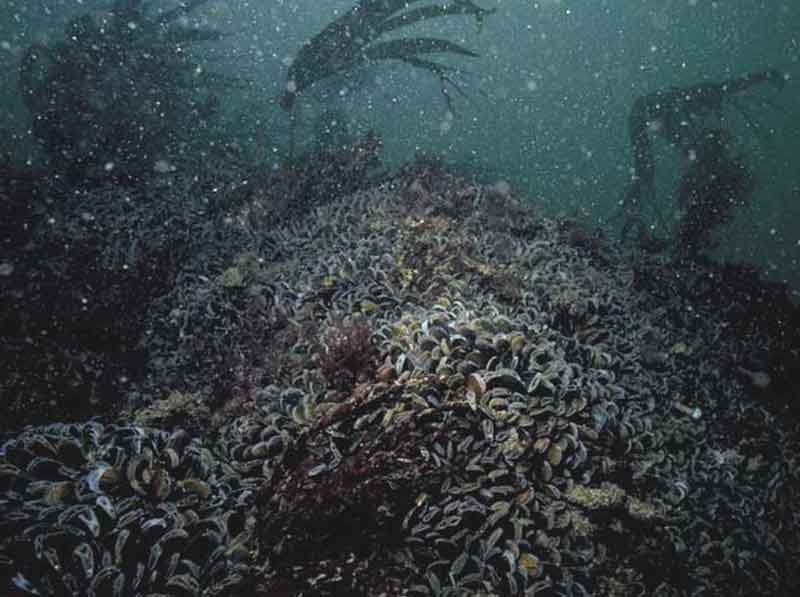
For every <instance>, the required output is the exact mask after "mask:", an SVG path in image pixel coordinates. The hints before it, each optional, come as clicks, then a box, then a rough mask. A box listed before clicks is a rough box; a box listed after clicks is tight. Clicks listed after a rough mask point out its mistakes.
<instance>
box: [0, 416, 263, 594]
mask: <svg viewBox="0 0 800 597" xmlns="http://www.w3.org/2000/svg"><path fill="white" fill-rule="evenodd" d="M253 489H254V488H253V487H252V486H248V484H247V483H246V482H244V481H243V480H242V479H241V478H240V477H239V476H238V475H236V474H235V473H234V471H232V470H231V469H230V467H229V466H227V465H225V464H224V463H222V462H220V461H218V460H217V459H216V457H215V456H214V455H213V454H212V453H211V452H210V451H209V450H208V449H207V448H206V447H204V446H203V445H202V443H201V442H200V440H199V439H197V438H191V437H189V435H188V434H187V433H186V432H183V431H176V432H173V433H167V432H164V431H159V430H155V429H148V428H142V427H135V426H116V425H101V424H99V423H85V424H61V423H55V424H52V425H48V426H46V427H39V428H29V429H28V430H26V431H23V432H22V433H20V434H19V435H17V436H15V437H14V438H12V439H9V440H7V441H6V442H5V443H4V444H3V445H2V448H0V490H1V491H2V498H1V499H0V512H2V518H0V535H2V542H1V543H0V585H1V586H2V587H3V593H4V594H8V591H10V592H13V593H14V594H30V595H96V596H98V597H100V596H101V595H102V596H107V595H108V596H112V595H113V596H119V595H151V594H164V595H198V594H200V593H201V592H202V594H203V595H228V594H231V592H232V591H233V590H234V589H236V588H237V587H240V586H242V585H243V583H244V581H245V579H246V578H247V577H248V571H249V570H248V569H249V559H250V549H251V547H252V546H251V538H252V534H253V533H252V530H253V529H252V527H253V522H254V521H253V519H252V516H251V515H250V511H251V506H252V503H253V500H254V497H255V492H254V490H253Z"/></svg>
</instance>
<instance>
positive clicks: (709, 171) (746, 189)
mask: <svg viewBox="0 0 800 597" xmlns="http://www.w3.org/2000/svg"><path fill="white" fill-rule="evenodd" d="M754 186H755V182H754V179H753V176H752V174H751V172H750V170H749V169H748V167H747V165H746V164H745V163H744V162H743V161H742V160H740V159H738V158H736V157H734V156H733V155H731V138H730V134H729V133H727V131H725V130H723V129H712V130H710V131H708V132H707V133H706V134H705V135H704V136H703V138H702V139H701V140H700V141H699V143H697V144H696V146H695V149H694V159H693V161H692V162H691V163H690V165H689V167H688V169H687V170H686V173H685V175H684V176H683V179H682V180H681V183H680V186H679V188H678V206H679V207H680V208H681V210H682V212H683V213H682V216H681V218H680V221H679V227H678V253H679V255H680V256H682V257H686V258H690V259H695V258H697V257H698V256H699V255H700V254H701V253H702V252H703V251H704V250H707V249H709V248H712V247H713V243H712V238H711V235H712V232H713V231H714V229H715V228H717V227H719V226H720V225H722V224H725V223H726V222H728V221H729V220H730V219H731V217H732V215H733V211H734V209H736V208H737V207H741V206H743V205H744V204H745V202H746V200H747V198H748V197H749V196H750V195H751V193H752V191H753V188H754Z"/></svg>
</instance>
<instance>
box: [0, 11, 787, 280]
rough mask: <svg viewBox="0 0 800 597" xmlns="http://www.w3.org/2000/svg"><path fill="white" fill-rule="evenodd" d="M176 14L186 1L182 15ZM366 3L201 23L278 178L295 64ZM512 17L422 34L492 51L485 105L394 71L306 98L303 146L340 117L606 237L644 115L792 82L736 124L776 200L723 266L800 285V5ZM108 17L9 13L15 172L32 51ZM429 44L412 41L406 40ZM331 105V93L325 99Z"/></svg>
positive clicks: (477, 85) (0, 76)
mask: <svg viewBox="0 0 800 597" xmlns="http://www.w3.org/2000/svg"><path fill="white" fill-rule="evenodd" d="M164 4H165V5H169V2H165V3H164ZM352 4H353V1H352V0H336V1H333V0H313V1H312V0H296V1H293V2H284V1H277V2H256V1H251V2H244V1H242V2H234V1H230V2H223V1H219V2H211V3H209V4H207V5H205V6H204V7H202V8H201V9H200V10H198V11H196V12H195V13H193V17H192V18H193V19H201V20H203V21H205V22H206V23H207V24H209V25H212V26H214V27H217V28H219V29H222V30H225V31H227V32H230V33H231V36H230V37H228V38H227V39H225V40H223V41H222V42H218V43H213V44H206V45H205V46H203V47H202V48H200V50H199V52H200V54H199V57H200V58H201V60H204V61H205V62H206V64H207V66H208V68H209V69H216V70H224V71H225V72H227V73H229V74H230V73H236V74H238V75H240V76H241V77H243V78H245V79H246V80H247V81H248V85H247V87H246V88H244V89H239V90H232V91H231V93H230V94H228V96H227V97H225V98H224V100H223V107H224V118H225V130H226V131H227V133H228V134H229V135H230V136H231V138H232V140H234V141H235V142H237V143H238V144H239V145H240V146H243V147H245V148H246V149H248V150H249V151H250V152H251V154H252V155H253V156H255V157H256V159H259V160H261V161H263V162H264V163H265V164H267V165H271V164H272V163H274V162H275V161H276V160H277V156H279V155H281V153H282V152H283V151H285V147H286V145H287V142H288V118H287V117H286V114H285V113H283V112H282V111H281V109H280V107H279V106H278V105H277V102H276V100H277V97H278V95H279V94H280V92H281V90H282V88H283V85H284V81H285V74H286V67H287V65H288V64H289V63H290V61H291V57H292V56H293V55H294V53H295V52H296V51H297V49H298V47H299V46H300V44H301V43H302V42H303V41H304V40H305V39H307V38H309V37H310V36H312V35H314V34H315V33H316V32H318V31H319V30H320V29H321V28H322V27H323V26H324V25H325V24H327V23H328V22H330V21H331V20H332V19H334V18H335V17H336V16H337V15H338V14H340V13H341V11H343V10H346V9H347V8H349V7H350V6H352ZM479 4H480V5H481V6H484V7H487V8H490V7H496V8H498V12H497V14H494V15H492V16H491V17H490V18H489V19H487V22H486V25H485V27H484V28H483V30H482V31H478V30H477V28H476V26H475V23H474V22H473V21H472V19H470V18H451V19H441V20H439V22H436V23H431V24H428V25H426V26H425V27H418V28H416V29H415V30H414V33H417V32H424V33H428V34H435V35H437V36H442V37H446V38H448V39H450V40H453V41H457V42H459V43H462V44H464V45H466V46H467V47H470V48H472V49H475V50H476V51H477V52H479V53H480V54H481V57H480V58H478V59H466V60H460V61H459V63H460V64H463V65H464V67H465V71H466V72H465V73H464V74H463V76H462V77H461V78H460V80H461V82H462V84H463V88H464V90H465V91H466V92H467V94H468V96H469V97H468V98H461V97H458V96H456V98H455V106H456V113H455V114H454V115H451V114H448V113H447V111H446V108H445V105H444V102H443V101H442V98H441V96H440V93H439V82H438V81H437V80H436V79H435V78H434V77H432V76H430V75H429V74H428V73H425V72H418V71H414V70H413V69H411V68H408V67H404V66H395V65H390V64H380V65H377V66H376V67H374V68H371V69H370V70H369V71H366V72H362V73H360V74H359V76H358V77H357V78H355V79H354V80H352V81H350V82H346V83H345V84H344V85H342V86H338V87H337V86H336V85H326V86H325V89H322V90H317V91H316V92H315V93H314V94H311V95H310V96H309V97H307V98H305V99H304V101H303V103H302V105H301V110H302V114H303V120H302V122H303V123H304V126H303V127H301V136H300V141H301V145H302V143H303V141H304V140H305V142H306V143H308V142H309V140H310V138H311V133H312V131H313V127H314V124H313V123H314V120H315V118H316V117H317V116H318V115H319V114H320V113H321V112H322V111H323V110H324V109H331V108H333V109H336V110H339V111H340V113H341V114H342V115H344V117H345V120H346V121H347V126H348V128H349V130H350V131H351V132H352V133H354V134H355V133H358V132H363V131H365V130H367V129H369V128H374V129H376V130H377V131H379V133H380V134H381V135H382V137H383V141H384V146H385V157H386V158H387V159H388V160H389V161H390V162H391V163H394V164H397V163H401V162H404V161H407V160H409V159H411V158H413V156H414V155H415V153H417V152H418V151H425V152H430V153H438V154H441V155H444V156H445V157H446V159H447V160H448V161H450V162H453V163H457V164H458V165H459V167H460V168H462V169H463V170H464V171H466V172H470V173H473V174H477V175H479V176H483V177H484V178H486V179H489V180H492V179H498V178H503V179H507V180H509V181H510V182H511V183H512V184H513V185H514V186H515V187H517V188H518V189H519V190H520V191H521V194H522V195H525V196H528V197H530V198H531V200H532V201H534V202H535V206H536V208H537V209H539V210H541V211H543V212H545V213H568V214H575V215H578V216H580V217H584V218H587V219H589V220H590V221H592V222H594V223H597V224H598V225H601V226H606V225H608V226H612V225H613V223H612V222H610V221H609V218H610V216H611V215H612V214H613V213H614V212H615V210H616V209H617V206H618V202H619V201H620V199H621V198H622V196H623V194H624V192H625V188H626V184H627V181H628V180H629V176H630V172H629V168H630V152H629V148H628V139H627V130H626V119H627V114H628V111H629V109H630V106H631V104H632V102H633V100H634V99H635V98H636V97H637V96H639V95H642V94H646V93H650V92H653V91H655V90H657V89H660V88H665V87H668V86H672V85H678V86H681V85H692V84H695V83H698V82H701V81H704V80H708V81H719V80H723V79H725V78H727V77H732V76H736V75H739V74H742V73H745V72H748V71H756V70H763V69H767V68H777V69H780V70H781V71H783V72H784V73H785V74H786V75H787V77H788V82H787V85H786V88H785V89H784V90H783V91H782V92H781V94H780V95H778V96H777V97H775V101H776V102H777V103H778V104H779V105H780V107H781V109H780V110H777V109H775V108H773V107H768V106H766V105H765V104H764V103H762V102H759V101H757V99H756V98H757V97H759V96H762V97H772V96H771V95H770V94H769V93H761V92H754V93H752V94H750V95H751V96H753V97H752V98H751V99H749V100H748V99H743V100H742V101H741V105H742V107H743V108H744V109H745V110H746V111H747V113H748V114H749V115H750V118H751V119H752V120H754V121H756V122H757V123H759V125H760V126H759V130H758V131H753V130H751V129H750V127H748V124H747V121H746V120H745V119H744V118H743V117H742V116H741V115H740V114H739V113H738V111H737V110H736V109H730V108H729V109H728V110H727V111H726V112H725V118H726V122H725V123H724V124H725V125H726V126H727V127H729V128H730V129H731V130H732V131H733V132H734V134H735V135H736V138H737V141H738V143H739V148H740V151H741V152H742V153H743V155H744V156H745V159H746V160H747V161H748V163H749V164H750V165H751V167H752V168H753V170H754V172H755V174H756V177H757V182H758V186H757V188H756V191H755V194H754V195H753V197H752V199H751V203H750V205H749V207H748V208H746V209H745V210H742V211H740V212H739V213H738V214H737V216H736V218H735V221H734V222H732V223H731V224H730V225H728V226H727V227H726V228H725V229H724V231H723V239H724V241H723V244H722V246H721V247H720V249H719V251H718V253H719V256H720V257H724V258H728V259H732V260H736V261H741V260H747V261H754V262H756V263H759V264H760V265H762V266H763V267H764V268H765V270H766V271H767V272H768V274H769V275H770V276H771V277H772V278H773V279H776V280H782V281H787V282H789V283H790V284H791V285H792V286H793V287H794V288H795V289H799V288H800V157H798V155H799V154H800V152H799V151H798V150H799V149H800V124H798V123H800V118H798V117H800V101H798V100H800V86H798V84H797V79H798V78H799V77H800V64H799V63H800V3H797V2H793V1H785V2H781V1H774V0H770V1H755V0H739V1H735V2H729V1H726V2H711V1H708V0H680V1H677V0H624V1H611V0H609V1H605V2H601V1H589V0H583V1H578V0H545V1H541V2H532V1H523V0H517V1H510V0H505V1H502V0H493V1H490V0H483V1H482V2H479ZM107 8H108V4H107V3H101V2H91V1H89V0H84V1H73V0H70V1H63V0H62V1H43V0H34V1H32V0H0V105H2V110H0V135H2V136H0V148H2V150H3V151H4V152H7V151H9V150H11V151H12V152H13V155H14V157H15V159H17V160H20V161H22V160H27V161H31V162H32V163H34V164H35V163H37V161H40V160H41V156H40V155H39V154H38V153H37V150H36V147H35V143H34V142H33V141H32V140H31V139H30V137H29V135H28V132H27V130H28V125H29V117H28V114H27V112H26V111H25V109H24V107H23V106H22V104H21V102H20V101H19V98H18V96H17V92H16V78H17V74H16V69H17V65H18V62H19V57H20V55H21V53H22V52H23V51H24V50H25V48H27V47H28V46H29V45H30V44H32V43H34V42H44V43H53V42H56V41H58V40H60V39H61V38H62V36H63V29H64V24H65V23H66V21H67V20H68V19H69V18H71V17H73V16H75V15H78V14H83V13H86V12H89V11H96V15H98V17H99V16H102V12H103V10H105V9H107ZM408 33H411V31H409V32H405V31H404V32H403V34H404V35H406V34H408ZM325 94H327V95H325ZM658 150H659V160H660V161H659V194H660V206H659V208H658V211H659V212H660V214H661V217H662V221H663V222H666V223H667V225H669V223H670V222H671V221H672V222H674V220H675V219H676V217H677V209H676V207H675V206H674V205H672V204H671V203H670V200H669V194H670V191H671V189H672V188H673V186H674V185H675V183H676V180H677V178H678V177H679V176H680V172H681V170H680V161H679V159H678V158H677V157H676V155H675V154H676V153H677V152H676V150H674V149H670V148H668V147H665V146H664V144H658Z"/></svg>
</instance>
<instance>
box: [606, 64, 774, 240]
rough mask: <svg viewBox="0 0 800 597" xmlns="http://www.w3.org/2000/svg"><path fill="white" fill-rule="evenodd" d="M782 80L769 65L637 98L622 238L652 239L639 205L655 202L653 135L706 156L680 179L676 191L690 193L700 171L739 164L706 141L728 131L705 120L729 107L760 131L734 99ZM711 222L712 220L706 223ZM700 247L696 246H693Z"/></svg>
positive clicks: (633, 109)
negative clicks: (690, 187) (633, 236)
mask: <svg viewBox="0 0 800 597" xmlns="http://www.w3.org/2000/svg"><path fill="white" fill-rule="evenodd" d="M784 82H785V80H784V75H783V73H781V72H780V71H777V70H774V69H771V70H763V71H756V72H751V73H746V74H744V75H741V76H738V77H733V78H730V79H726V80H724V81H720V82H710V83H698V84H695V85H689V86H687V87H668V88H667V89H661V90H658V91H656V92H654V93H650V94H647V95H642V96H639V97H637V98H636V100H635V101H634V102H633V106H632V107H631V111H630V114H629V117H628V131H629V136H630V144H631V149H632V152H633V176H632V179H631V184H630V187H629V188H628V191H627V193H626V195H625V198H624V199H623V201H622V209H621V213H622V214H623V216H624V222H623V226H622V238H623V240H625V239H627V238H628V235H629V233H630V232H632V231H634V230H635V232H636V235H637V236H638V238H639V239H640V241H642V240H644V241H645V242H650V233H649V232H648V230H647V227H646V226H645V225H644V222H643V217H642V208H643V206H645V205H651V206H653V205H655V204H656V190H655V177H656V158H655V156H654V154H653V144H652V140H651V137H653V136H658V137H661V138H662V139H664V140H665V141H667V142H668V143H669V144H671V145H673V146H676V147H678V148H679V149H680V150H681V151H682V153H683V154H684V155H685V156H687V157H691V156H695V155H696V154H698V153H702V154H705V155H706V157H705V159H704V163H703V164H696V165H695V166H693V167H692V170H693V171H692V173H691V175H688V177H687V178H686V179H684V181H683V183H682V189H681V190H680V191H679V193H683V194H686V193H689V191H688V189H687V186H688V185H690V184H691V181H697V182H699V181H700V180H701V179H702V176H700V177H698V174H699V170H700V169H704V168H712V167H713V168H722V169H723V170H725V171H726V172H728V173H730V172H733V171H735V170H737V169H739V167H740V166H741V164H740V163H738V162H737V165H736V166H735V165H734V163H733V161H732V159H731V158H729V157H723V154H721V153H720V149H721V145H720V144H719V143H716V144H715V143H712V142H711V141H710V139H712V138H714V139H717V140H719V137H720V136H727V135H728V133H727V132H725V131H724V130H722V129H714V130H712V129H710V127H709V126H708V124H707V123H708V120H709V118H710V117H712V116H716V117H717V118H718V119H721V117H722V111H723V110H724V109H725V107H726V106H727V105H730V106H732V107H734V108H735V109H736V110H738V111H739V113H740V114H741V115H742V117H743V118H744V119H745V121H746V122H747V124H748V126H749V127H750V128H751V129H753V130H758V127H757V126H756V123H755V121H754V120H753V119H752V118H751V117H750V116H749V115H748V114H747V112H746V111H745V110H744V109H743V108H742V106H741V105H740V104H739V103H738V102H737V97H738V96H740V95H741V94H742V93H744V92H747V91H749V90H751V89H752V88H754V87H756V86H759V85H763V84H769V85H771V86H772V87H774V88H775V89H776V90H777V91H780V90H781V89H783V86H784ZM767 103H768V102H767ZM714 148H716V150H715V149H714ZM712 153H716V154H717V155H716V158H714V157H711V154H712ZM712 163H714V165H713V166H712ZM746 178H749V176H747V177H746ZM741 182H742V183H743V181H741ZM734 186H736V185H734ZM742 191H744V189H742ZM689 194H691V193H689ZM687 201H688V199H687ZM715 221H716V220H712V221H710V222H709V224H711V223H712V222H715ZM701 238H702V239H706V238H708V235H706V234H703V235H700V234H699V231H698V232H697V234H696V236H695V240H697V241H699V240H701ZM698 248H699V247H697V246H695V248H694V249H695V250H696V249H698Z"/></svg>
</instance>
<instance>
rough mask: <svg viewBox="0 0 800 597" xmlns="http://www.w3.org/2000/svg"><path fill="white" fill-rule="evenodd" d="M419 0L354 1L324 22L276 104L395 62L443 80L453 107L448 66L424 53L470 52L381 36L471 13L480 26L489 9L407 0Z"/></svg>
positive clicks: (466, 2)
mask: <svg viewBox="0 0 800 597" xmlns="http://www.w3.org/2000/svg"><path fill="white" fill-rule="evenodd" d="M421 1H422V0H359V2H358V3H357V4H356V6H354V7H353V8H352V9H350V10H349V11H347V12H346V13H345V14H343V15H342V16H341V17H339V18H338V19H336V20H335V21H333V22H332V23H330V24H329V25H328V26H326V27H325V28H324V29H323V30H322V31H320V32H319V33H318V34H317V35H315V36H314V37H313V38H311V39H310V40H309V41H308V42H306V43H305V44H304V45H303V47H302V48H301V49H300V51H299V52H298V53H297V56H296V57H295V60H294V62H293V63H292V66H291V67H290V68H289V73H288V76H287V81H286V88H285V90H284V93H283V95H282V96H281V105H282V106H283V107H284V108H285V109H287V110H290V109H291V108H292V107H293V106H294V101H295V99H296V97H297V96H298V95H300V94H302V93H303V92H304V91H305V90H307V89H309V88H310V87H312V86H313V85H314V84H315V83H317V82H319V81H321V80H323V79H327V78H329V77H332V76H334V75H338V74H343V73H346V72H348V71H350V70H352V69H353V68H355V67H357V66H360V65H363V64H369V63H373V62H377V61H379V60H398V61H401V62H405V63H406V64H409V65H411V66H413V67H415V68H420V69H424V70H427V71H429V72H431V73H433V74H434V75H436V76H437V77H438V78H439V80H440V81H441V83H442V93H443V95H444V97H445V100H446V101H447V103H448V108H449V109H452V106H451V105H450V101H449V97H448V95H447V92H446V89H447V85H451V86H454V87H456V86H455V85H454V84H453V81H452V80H451V79H450V78H448V77H447V75H446V73H447V71H448V70H450V69H449V68H448V67H446V66H445V65H442V64H439V63H438V62H434V61H432V60H430V59H427V58H423V56H425V55H427V54H434V53H436V54H451V55H459V56H468V57H476V56H477V54H476V53H475V52H472V51H471V50H469V49H467V48H464V47H462V46H460V45H458V44H456V43H453V42H450V41H448V40H445V39H439V38H430V37H411V38H399V39H391V40H383V41H381V40H380V38H381V36H383V35H385V34H387V33H390V32H393V31H397V30H398V29H401V28H403V27H408V26H410V25H414V24H416V23H420V22H422V21H427V20H430V19H435V18H442V17H449V16H457V15H471V16H473V17H475V20H476V23H477V24H478V27H479V28H480V27H481V26H482V24H483V21H484V19H485V18H486V16H487V15H489V14H491V13H493V12H494V10H488V9H484V8H481V7H480V6H478V5H476V4H475V3H474V1H473V0H452V1H451V2H450V3H448V4H432V5H426V6H418V7H416V8H412V9H410V8H409V6H410V5H411V4H416V3H419V2H421ZM456 89H458V88H457V87H456ZM458 91H459V92H460V89H459V90H458Z"/></svg>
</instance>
